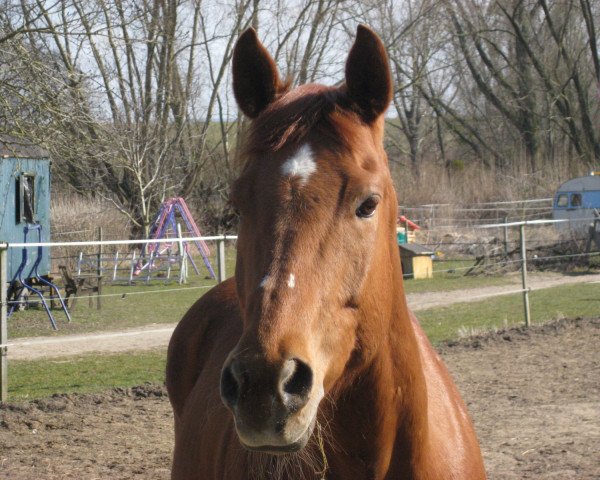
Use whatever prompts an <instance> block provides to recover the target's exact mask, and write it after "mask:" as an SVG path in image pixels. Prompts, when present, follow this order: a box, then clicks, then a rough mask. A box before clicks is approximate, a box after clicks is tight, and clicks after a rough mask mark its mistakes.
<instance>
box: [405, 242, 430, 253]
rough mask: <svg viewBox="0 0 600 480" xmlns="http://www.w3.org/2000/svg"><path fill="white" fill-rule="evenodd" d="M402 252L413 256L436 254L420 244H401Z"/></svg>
mask: <svg viewBox="0 0 600 480" xmlns="http://www.w3.org/2000/svg"><path fill="white" fill-rule="evenodd" d="M399 246H400V250H405V251H407V252H409V253H411V254H413V255H433V254H434V253H435V252H434V251H433V250H432V249H431V248H428V247H425V246H423V245H420V244H418V243H401V244H400V245H399Z"/></svg>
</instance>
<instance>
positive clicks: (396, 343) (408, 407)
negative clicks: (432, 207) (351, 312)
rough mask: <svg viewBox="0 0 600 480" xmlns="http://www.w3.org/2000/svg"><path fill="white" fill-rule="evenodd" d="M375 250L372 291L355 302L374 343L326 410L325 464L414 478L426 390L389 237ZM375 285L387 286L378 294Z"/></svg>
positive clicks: (423, 432)
mask: <svg viewBox="0 0 600 480" xmlns="http://www.w3.org/2000/svg"><path fill="white" fill-rule="evenodd" d="M381 256H382V258H379V262H380V263H379V265H382V266H383V268H380V269H378V271H377V272H374V274H373V276H372V277H373V278H370V279H369V284H370V285H372V286H374V287H375V288H373V290H374V292H375V294H374V295H373V296H372V298H370V299H367V301H366V302H365V303H364V304H363V305H361V307H360V308H361V310H362V315H363V317H364V318H363V320H365V319H366V320H367V321H368V323H369V324H371V325H373V324H377V325H379V329H380V330H379V331H378V333H377V335H378V339H376V340H375V341H376V347H374V353H373V355H372V356H371V357H370V358H369V359H368V361H367V363H366V364H365V365H364V366H362V367H361V368H360V369H358V370H357V371H355V372H352V373H351V372H348V373H349V374H348V377H347V378H346V381H344V382H343V384H344V386H343V387H342V388H341V389H340V391H338V392H337V394H336V395H335V397H336V398H335V401H334V408H333V410H332V414H333V420H332V433H333V437H334V438H333V439H332V443H333V445H332V453H333V455H334V459H332V461H331V463H332V464H335V463H336V462H335V458H338V459H339V460H340V463H339V468H340V469H347V468H353V470H352V471H350V470H348V471H346V472H345V473H344V475H342V476H341V478H351V476H352V475H355V476H356V475H357V474H358V475H361V476H363V477H364V478H373V479H380V478H396V477H389V476H387V477H386V475H390V473H389V472H392V471H393V472H402V478H409V479H410V478H419V477H418V474H417V472H416V471H415V470H416V469H417V468H418V467H417V465H418V464H419V463H420V459H421V458H423V457H424V456H425V448H426V435H427V392H426V386H425V378H424V375H423V371H422V366H421V359H420V354H419V349H418V344H417V340H416V337H415V333H414V329H413V326H412V320H411V317H410V314H409V310H408V306H407V303H406V298H405V296H404V290H403V285H402V271H401V266H400V259H399V254H398V246H397V245H396V243H395V242H392V241H391V240H390V244H389V245H387V249H383V252H382V254H381ZM381 285H389V286H390V288H389V289H388V290H387V291H385V292H382V289H381V288H377V287H376V286H381ZM374 316H378V317H379V318H374ZM336 452H338V453H336ZM339 452H346V453H347V454H349V455H348V456H349V457H354V458H355V459H356V461H355V462H354V463H353V464H352V461H351V462H349V463H348V458H347V457H346V458H344V459H341V458H340V456H339ZM357 452H358V454H357ZM342 456H343V457H344V455H342ZM349 464H352V467H348V465H349ZM359 472H362V473H359ZM385 472H387V473H385ZM361 476H357V477H356V478H361ZM336 477H337V476H336Z"/></svg>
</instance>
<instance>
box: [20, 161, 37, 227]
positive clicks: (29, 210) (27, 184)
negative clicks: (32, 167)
mask: <svg viewBox="0 0 600 480" xmlns="http://www.w3.org/2000/svg"><path fill="white" fill-rule="evenodd" d="M16 193H17V201H16V205H17V223H35V214H36V211H35V175H34V174H32V173H22V174H21V175H20V176H19V178H18V179H17V192H16Z"/></svg>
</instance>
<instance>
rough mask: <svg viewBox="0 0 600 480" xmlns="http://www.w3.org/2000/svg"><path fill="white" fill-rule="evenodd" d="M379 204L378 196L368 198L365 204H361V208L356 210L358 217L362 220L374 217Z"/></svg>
mask: <svg viewBox="0 0 600 480" xmlns="http://www.w3.org/2000/svg"><path fill="white" fill-rule="evenodd" d="M378 204H379V197H377V196H376V195H372V196H370V197H369V198H367V199H366V200H365V201H364V202H363V203H361V204H360V207H358V208H357V209H356V216H357V217H360V218H369V217H372V216H373V214H374V213H375V209H376V208H377V205H378Z"/></svg>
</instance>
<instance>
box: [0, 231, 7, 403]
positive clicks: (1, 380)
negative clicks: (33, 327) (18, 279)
mask: <svg viewBox="0 0 600 480" xmlns="http://www.w3.org/2000/svg"><path fill="white" fill-rule="evenodd" d="M7 252H8V244H6V243H5V244H2V245H1V246H0V403H4V402H6V401H7V400H8V347H7V346H6V344H7V343H8V312H7V303H6V294H7V292H6V290H7V289H8V274H7V270H8V255H7Z"/></svg>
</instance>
